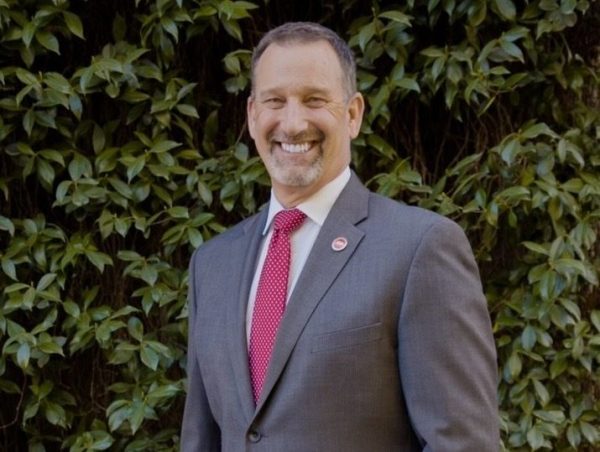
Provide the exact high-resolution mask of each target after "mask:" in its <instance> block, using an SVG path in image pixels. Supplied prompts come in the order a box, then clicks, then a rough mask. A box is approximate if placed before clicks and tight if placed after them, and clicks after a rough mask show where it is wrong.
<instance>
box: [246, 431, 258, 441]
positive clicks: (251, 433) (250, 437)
mask: <svg viewBox="0 0 600 452" xmlns="http://www.w3.org/2000/svg"><path fill="white" fill-rule="evenodd" d="M260 438H261V434H260V432H257V431H256V430H250V431H249V432H248V440H249V441H250V442H251V443H257V442H259V441H260Z"/></svg>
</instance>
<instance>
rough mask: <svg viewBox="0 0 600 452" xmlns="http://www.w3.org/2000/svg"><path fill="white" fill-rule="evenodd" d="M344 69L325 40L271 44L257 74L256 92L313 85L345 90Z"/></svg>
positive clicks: (263, 55)
mask: <svg viewBox="0 0 600 452" xmlns="http://www.w3.org/2000/svg"><path fill="white" fill-rule="evenodd" d="M342 78H343V75H342V68H341V65H340V62H339V58H338V56H337V54H336V53H335V50H334V49H333V47H331V45H330V44H329V43H328V42H327V41H324V40H319V41H314V42H287V43H281V44H280V43H273V44H270V45H269V46H268V47H267V48H266V49H265V51H264V53H263V54H262V55H261V57H260V58H259V60H258V62H257V64H256V67H255V71H254V86H255V88H256V89H257V91H263V90H272V89H278V88H281V87H290V86H305V85H313V86H315V87H317V88H320V89H328V90H331V89H334V88H336V87H337V88H339V89H341V88H342Z"/></svg>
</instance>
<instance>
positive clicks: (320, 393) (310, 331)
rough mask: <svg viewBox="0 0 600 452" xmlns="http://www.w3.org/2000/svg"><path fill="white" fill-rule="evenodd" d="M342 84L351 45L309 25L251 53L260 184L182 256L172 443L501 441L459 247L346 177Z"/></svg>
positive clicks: (440, 222) (463, 250)
mask: <svg viewBox="0 0 600 452" xmlns="http://www.w3.org/2000/svg"><path fill="white" fill-rule="evenodd" d="M355 79H356V68H355V63H354V60H353V56H352V53H351V51H350V49H349V48H348V46H347V45H346V44H345V43H344V41H342V40H341V39H340V38H339V37H338V36H337V35H336V34H335V33H333V32H332V31H331V30H329V29H327V28H324V27H322V26H320V25H317V24H314V23H288V24H285V25H282V26H280V27H278V28H276V29H274V30H272V31H270V32H269V33H267V34H266V35H265V36H264V37H263V39H262V40H261V41H260V43H259V44H258V46H257V47H256V49H255V50H254V54H253V60H252V80H253V86H252V93H251V96H250V98H249V100H248V106H247V110H248V125H249V130H250V135H251V136H252V139H253V140H254V142H255V145H256V148H257V151H258V153H259V155H260V157H261V159H262V160H263V162H264V164H265V166H266V168H267V171H268V172H269V175H270V177H271V182H272V187H273V189H272V193H271V200H270V202H269V205H268V207H267V208H265V209H264V210H263V211H262V212H261V213H259V214H257V215H255V216H253V217H251V218H248V219H247V220H245V221H243V222H242V223H240V224H239V225H237V226H235V227H234V228H232V229H230V230H229V231H227V232H225V233H224V234H222V235H220V236H219V237H217V238H215V239H213V240H210V241H209V242H207V243H205V244H204V245H202V246H201V247H200V248H199V249H198V250H197V252H196V253H195V254H194V256H193V258H192V260H191V263H190V294H189V341H188V395H187V399H186V406H185V413H184V420H183V427H182V438H181V446H182V450H183V451H185V452H196V451H198V452H205V451H246V450H256V451H275V452H279V451H298V452H307V451H308V452H310V451H324V452H329V451H345V452H352V451H357V452H359V451H365V452H366V451H369V452H370V451H407V452H412V451H430V452H432V451H436V452H438V451H439V452H452V451H464V452H486V451H497V450H498V448H499V425H498V414H497V404H496V378H497V369H496V359H495V358H496V356H495V349H494V342H493V337H492V333H491V326H490V320H489V315H488V313H487V309H486V302H485V298H484V297H483V294H482V289H481V283H480V281H479V275H478V271H477V266H476V264H475V261H474V259H473V255H472V252H471V249H470V247H469V244H468V242H467V240H466V238H465V235H464V233H463V232H462V230H461V229H460V228H459V227H458V226H457V225H456V224H455V223H453V222H451V221H450V220H448V219H446V218H444V217H441V216H439V215H436V214H434V213H431V212H428V211H425V210H422V209H419V208H415V207H409V206H404V205H401V204H398V203H396V202H394V201H392V200H389V199H386V198H383V197H381V196H378V195H376V194H373V193H371V192H369V191H368V190H367V189H366V188H365V187H364V186H363V185H362V184H361V183H360V182H359V180H358V179H357V177H356V175H355V174H354V173H352V172H351V170H350V169H349V164H350V143H351V140H352V139H353V138H355V137H356V136H357V135H358V133H359V131H360V126H361V122H362V116H363V111H364V100H363V98H362V96H361V94H360V93H358V92H357V91H356V81H355Z"/></svg>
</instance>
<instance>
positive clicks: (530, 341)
mask: <svg viewBox="0 0 600 452" xmlns="http://www.w3.org/2000/svg"><path fill="white" fill-rule="evenodd" d="M536 339H537V335H536V332H535V328H533V327H532V326H531V325H527V326H526V327H525V329H524V330H523V332H522V333H521V344H523V349H524V350H527V351H530V350H531V349H532V348H533V346H534V345H535V343H536Z"/></svg>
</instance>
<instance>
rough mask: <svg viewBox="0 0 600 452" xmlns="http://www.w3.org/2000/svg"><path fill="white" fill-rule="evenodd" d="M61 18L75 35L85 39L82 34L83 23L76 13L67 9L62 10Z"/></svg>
mask: <svg viewBox="0 0 600 452" xmlns="http://www.w3.org/2000/svg"><path fill="white" fill-rule="evenodd" d="M63 18H64V19H65V23H66V24H67V27H68V28H69V30H70V31H71V33H73V34H74V35H75V36H77V37H78V38H81V39H85V37H84V36H83V25H82V23H81V19H79V16H77V15H76V14H73V13H71V12H69V11H63Z"/></svg>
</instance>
